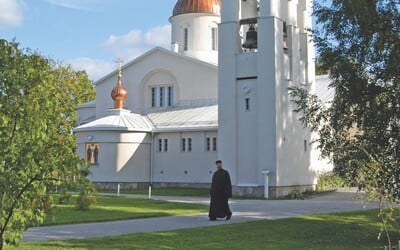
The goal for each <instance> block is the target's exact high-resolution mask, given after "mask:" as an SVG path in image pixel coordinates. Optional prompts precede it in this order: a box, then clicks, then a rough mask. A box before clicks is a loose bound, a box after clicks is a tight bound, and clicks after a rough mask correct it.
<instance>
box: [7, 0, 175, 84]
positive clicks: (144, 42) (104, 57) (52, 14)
mask: <svg viewBox="0 0 400 250" xmlns="http://www.w3.org/2000/svg"><path fill="white" fill-rule="evenodd" d="M175 3H176V0H153V1H149V0H0V38H4V39H7V40H12V39H14V38H15V39H16V41H17V42H19V43H20V44H21V46H22V47H28V48H31V49H34V50H38V51H40V53H41V54H42V55H44V56H49V57H51V58H53V59H54V60H57V61H61V62H63V63H64V64H71V65H72V66H73V67H74V68H75V69H77V70H83V69H84V70H86V71H87V73H88V74H89V77H90V78H91V79H92V80H96V79H98V78H99V77H101V76H103V75H105V74H107V73H109V72H110V71H111V70H113V69H115V67H116V64H115V63H114V60H115V59H116V58H117V57H121V58H123V59H124V60H125V61H128V60H131V59H133V58H135V57H137V56H138V55H140V54H142V53H143V52H145V51H147V50H149V49H151V48H153V47H155V46H163V47H167V48H168V47H169V42H170V25H169V22H168V18H169V17H170V16H171V14H172V9H173V6H174V4H175Z"/></svg>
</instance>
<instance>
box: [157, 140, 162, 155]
mask: <svg viewBox="0 0 400 250" xmlns="http://www.w3.org/2000/svg"><path fill="white" fill-rule="evenodd" d="M158 152H162V139H158Z"/></svg>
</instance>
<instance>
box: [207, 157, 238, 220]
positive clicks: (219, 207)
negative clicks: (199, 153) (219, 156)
mask: <svg viewBox="0 0 400 250" xmlns="http://www.w3.org/2000/svg"><path fill="white" fill-rule="evenodd" d="M215 165H216V168H217V170H216V171H215V173H214V175H213V177H212V182H211V190H210V195H211V202H210V211H209V213H208V217H209V218H210V220H213V221H214V220H217V218H225V217H226V219H227V220H229V219H230V218H231V217H232V212H231V210H230V209H229V204H228V199H229V198H231V197H232V185H231V177H230V176H229V173H228V171H226V170H225V169H223V168H222V161H220V160H218V161H216V162H215Z"/></svg>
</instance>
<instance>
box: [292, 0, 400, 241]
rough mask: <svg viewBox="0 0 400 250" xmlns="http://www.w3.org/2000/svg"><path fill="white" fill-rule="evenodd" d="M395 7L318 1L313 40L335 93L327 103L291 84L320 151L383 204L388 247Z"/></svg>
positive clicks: (399, 182)
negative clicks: (316, 136)
mask: <svg viewBox="0 0 400 250" xmlns="http://www.w3.org/2000/svg"><path fill="white" fill-rule="evenodd" d="M399 11H400V1H398V0H397V1H394V0H332V1H331V3H329V4H326V2H325V1H319V2H318V3H316V5H315V10H314V15H315V17H316V20H317V23H318V26H317V30H316V31H315V42H316V46H317V51H318V53H319V61H320V63H321V64H320V65H321V66H322V67H323V68H324V69H325V70H329V72H330V78H331V80H332V81H331V84H330V87H331V88H334V89H335V96H334V99H333V101H332V103H330V105H329V106H327V105H325V104H323V103H321V101H320V100H318V98H317V97H316V96H313V95H311V94H310V93H308V92H307V90H305V89H302V88H292V89H291V95H292V98H293V101H294V102H295V103H296V104H297V107H298V109H297V110H296V111H297V112H301V113H302V114H303V115H302V118H301V121H302V122H303V124H305V125H306V126H308V127H310V128H311V129H312V130H313V131H314V132H316V133H317V134H318V135H319V138H318V139H317V140H316V143H318V146H319V148H320V150H321V152H322V156H324V157H328V158H329V159H331V160H332V162H333V164H334V171H336V172H337V173H338V174H339V175H340V176H342V177H344V178H346V179H347V180H348V181H349V182H351V183H353V184H356V185H358V187H359V188H360V189H363V190H365V191H366V193H367V195H368V197H369V198H371V199H375V200H378V201H379V202H380V205H381V209H380V216H381V218H382V222H383V229H384V230H383V231H385V232H386V236H387V238H388V241H389V245H391V241H390V234H389V233H388V230H387V229H388V228H387V226H388V223H390V222H391V221H393V220H394V217H393V211H394V209H395V207H394V206H393V205H394V204H395V203H396V202H398V201H399V195H400V134H399V133H400V132H399V131H400V15H399ZM389 249H391V248H389Z"/></svg>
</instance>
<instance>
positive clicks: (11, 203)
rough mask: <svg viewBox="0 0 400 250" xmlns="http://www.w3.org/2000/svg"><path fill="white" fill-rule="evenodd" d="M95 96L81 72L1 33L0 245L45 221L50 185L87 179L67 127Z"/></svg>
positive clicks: (81, 183)
mask: <svg viewBox="0 0 400 250" xmlns="http://www.w3.org/2000/svg"><path fill="white" fill-rule="evenodd" d="M93 98H94V90H93V87H92V85H91V82H90V81H89V80H88V78H87V76H86V74H85V73H84V72H75V71H73V70H72V69H71V68H70V67H62V66H60V65H57V64H56V63H55V62H53V61H51V60H49V59H46V58H44V57H42V56H41V55H40V54H38V53H35V52H31V51H29V50H24V49H20V48H19V45H18V44H17V43H15V42H8V41H6V40H1V39H0V145H1V147H0V249H2V248H3V245H4V243H8V244H17V243H18V241H19V240H20V238H21V236H22V233H23V231H24V230H25V229H26V228H27V227H28V226H33V225H38V224H40V223H42V222H43V219H44V217H45V212H46V210H48V209H49V208H50V206H51V200H50V196H49V191H50V190H49V189H52V188H54V187H56V186H58V190H63V188H67V186H72V185H79V186H80V187H85V186H87V185H88V181H87V180H86V178H85V176H86V175H87V174H88V173H89V172H88V169H87V166H86V164H85V163H84V162H82V160H80V159H79V157H78V156H77V154H76V153H75V147H76V146H75V137H74V136H73V135H72V133H71V129H72V127H73V126H74V125H75V124H76V119H77V118H76V111H75V106H76V105H77V104H79V103H82V102H85V101H88V100H91V99H93Z"/></svg>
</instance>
